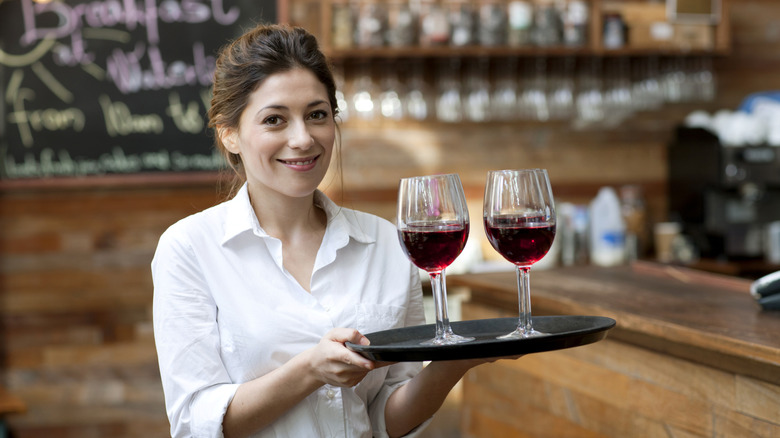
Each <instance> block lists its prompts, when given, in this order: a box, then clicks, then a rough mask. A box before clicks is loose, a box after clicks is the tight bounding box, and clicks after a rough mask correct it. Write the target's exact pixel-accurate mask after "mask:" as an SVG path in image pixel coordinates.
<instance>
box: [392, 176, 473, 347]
mask: <svg viewBox="0 0 780 438" xmlns="http://www.w3.org/2000/svg"><path fill="white" fill-rule="evenodd" d="M397 219H398V220H397V224H398V225H397V226H398V239H399V240H400V241H401V247H402V248H403V249H404V252H405V253H406V255H407V256H408V257H409V259H410V260H411V261H412V263H414V264H415V265H416V266H417V267H418V268H420V269H422V270H424V271H426V272H427V273H428V275H429V276H430V277H431V286H432V288H433V302H434V306H435V310H436V337H434V338H433V339H430V340H426V341H424V342H423V344H426V345H449V344H458V343H461V342H468V341H471V340H474V338H470V337H464V336H460V335H457V334H455V333H453V332H452V328H451V327H450V320H449V316H448V315H447V287H446V280H445V274H444V270H445V268H446V267H447V266H449V265H450V264H451V263H452V262H453V261H455V259H456V258H457V257H458V255H460V253H461V251H463V247H464V246H465V245H466V239H467V238H468V234H469V212H468V208H467V207H466V197H465V195H464V194H463V186H462V185H461V182H460V178H459V177H458V175H456V174H448V175H433V176H417V177H411V178H402V179H401V182H400V184H399V187H398V218H397Z"/></svg>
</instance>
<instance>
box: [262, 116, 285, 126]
mask: <svg viewBox="0 0 780 438" xmlns="http://www.w3.org/2000/svg"><path fill="white" fill-rule="evenodd" d="M282 122H283V120H282V118H281V117H279V116H268V117H266V118H265V119H263V124H264V125H270V126H278V125H280V124H282Z"/></svg>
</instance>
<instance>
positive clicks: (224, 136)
mask: <svg viewBox="0 0 780 438" xmlns="http://www.w3.org/2000/svg"><path fill="white" fill-rule="evenodd" d="M217 135H219V139H220V141H222V144H223V145H224V146H225V149H227V150H228V152H230V153H233V154H238V153H239V152H240V149H239V147H238V132H236V131H235V130H234V129H232V128H229V127H227V126H218V127H217Z"/></svg>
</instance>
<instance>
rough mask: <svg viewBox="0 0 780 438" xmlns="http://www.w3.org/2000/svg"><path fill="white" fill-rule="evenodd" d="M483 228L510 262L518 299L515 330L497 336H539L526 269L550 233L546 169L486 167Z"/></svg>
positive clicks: (551, 214)
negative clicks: (534, 322)
mask: <svg viewBox="0 0 780 438" xmlns="http://www.w3.org/2000/svg"><path fill="white" fill-rule="evenodd" d="M483 219H484V222H485V232H486V234H487V237H488V240H489V241H490V244H491V245H492V246H493V248H494V249H495V250H496V251H498V252H499V254H501V255H502V256H504V258H505V259H507V260H509V261H510V262H512V263H513V264H514V265H515V270H516V271H517V289H518V298H519V304H520V318H519V320H518V324H517V329H516V330H515V331H513V332H511V333H509V334H506V335H503V336H499V337H498V338H499V339H516V338H529V337H533V336H539V335H544V333H542V332H539V331H536V330H534V328H533V325H532V321H531V291H530V282H529V276H530V269H531V265H533V264H534V263H536V262H538V261H539V260H541V259H542V257H544V255H545V254H547V251H549V249H550V246H552V243H553V239H554V238H555V206H554V205H553V197H552V189H551V188H550V179H549V177H548V176H547V170H545V169H522V170H492V171H489V172H488V176H487V185H486V186H485V198H484V208H483Z"/></svg>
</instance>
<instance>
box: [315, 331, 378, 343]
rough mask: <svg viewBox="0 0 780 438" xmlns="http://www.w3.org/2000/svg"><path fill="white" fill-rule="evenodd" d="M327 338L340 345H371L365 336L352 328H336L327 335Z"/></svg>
mask: <svg viewBox="0 0 780 438" xmlns="http://www.w3.org/2000/svg"><path fill="white" fill-rule="evenodd" d="M325 337H326V338H328V339H330V340H332V341H335V342H340V343H342V344H343V343H345V342H351V343H353V344H357V345H369V344H370V343H371V341H369V340H368V338H367V337H365V336H363V335H362V334H361V333H360V332H359V331H357V329H352V328H335V329H333V330H331V331H329V332H328V333H326V334H325Z"/></svg>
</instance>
